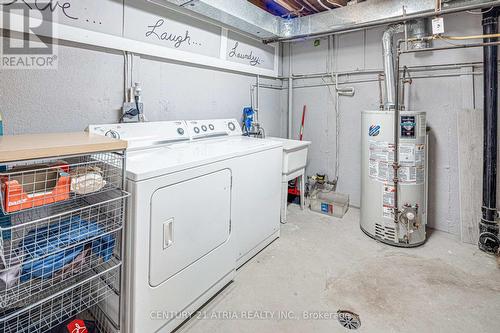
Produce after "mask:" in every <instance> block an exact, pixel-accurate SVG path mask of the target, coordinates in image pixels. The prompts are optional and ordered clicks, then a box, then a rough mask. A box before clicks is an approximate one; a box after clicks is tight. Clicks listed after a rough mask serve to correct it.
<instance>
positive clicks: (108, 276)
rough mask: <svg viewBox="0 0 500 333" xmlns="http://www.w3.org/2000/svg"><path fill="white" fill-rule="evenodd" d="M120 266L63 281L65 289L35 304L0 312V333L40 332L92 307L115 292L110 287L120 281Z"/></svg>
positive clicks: (112, 266) (113, 264)
mask: <svg viewBox="0 0 500 333" xmlns="http://www.w3.org/2000/svg"><path fill="white" fill-rule="evenodd" d="M120 266H121V264H120V263H118V264H115V262H109V263H108V265H107V267H101V269H100V270H95V271H90V272H88V273H87V274H85V276H84V277H83V278H82V277H80V278H79V279H74V280H73V281H69V280H68V281H66V283H65V284H66V285H67V286H68V287H67V288H66V289H63V290H61V291H60V292H58V293H56V294H52V295H50V296H49V297H47V298H45V299H43V300H41V301H39V302H37V303H34V304H31V305H28V306H26V307H24V308H21V309H18V310H9V311H4V312H2V313H0V332H3V333H43V332H46V331H47V330H49V329H51V328H52V327H54V326H56V325H59V324H61V323H63V322H65V321H66V320H68V319H70V318H72V317H73V316H75V315H77V314H78V313H80V312H82V311H84V310H86V309H88V308H90V307H93V306H95V305H96V304H98V303H99V302H102V301H103V300H105V299H106V298H108V297H109V296H110V295H113V294H116V293H118V292H119V291H118V290H113V288H112V286H113V285H114V284H116V281H117V280H119V279H120Z"/></svg>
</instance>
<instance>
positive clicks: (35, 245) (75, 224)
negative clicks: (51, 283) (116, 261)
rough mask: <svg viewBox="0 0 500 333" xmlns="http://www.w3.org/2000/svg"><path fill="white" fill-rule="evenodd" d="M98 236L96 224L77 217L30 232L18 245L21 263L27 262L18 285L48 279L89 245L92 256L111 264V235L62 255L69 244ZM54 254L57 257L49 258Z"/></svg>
mask: <svg viewBox="0 0 500 333" xmlns="http://www.w3.org/2000/svg"><path fill="white" fill-rule="evenodd" d="M101 233H102V231H101V228H100V227H99V225H98V224H97V223H95V222H88V221H86V220H84V219H82V218H80V217H72V218H70V219H67V220H64V221H61V222H57V223H53V224H51V225H49V226H47V227H43V228H39V229H33V230H31V231H30V232H29V233H28V234H27V235H26V237H25V238H24V240H23V242H22V244H21V246H22V250H23V251H24V261H29V262H27V263H25V264H23V265H22V271H21V282H26V281H29V280H30V279H36V278H42V279H48V278H51V277H52V276H53V275H54V274H55V273H57V272H58V271H60V270H61V269H63V268H64V267H65V266H66V265H68V264H70V263H71V262H72V261H73V260H75V258H76V257H78V255H79V254H80V253H81V252H82V251H84V249H85V247H86V246H87V245H90V247H91V248H92V253H93V254H97V255H99V256H100V257H102V258H103V260H104V261H105V262H106V261H108V260H110V259H111V257H112V255H113V250H114V246H115V239H114V237H113V236H112V235H104V236H102V237H99V238H97V239H94V240H92V241H89V242H88V243H83V244H80V245H78V246H75V247H71V248H69V249H67V250H64V251H61V250H62V249H64V248H67V247H70V246H71V245H72V244H77V243H80V242H83V241H85V240H86V239H90V238H93V237H96V236H98V235H100V234H101ZM57 251H59V252H57ZM53 252H56V253H54V254H52V255H48V254H50V253H53ZM47 255H48V256H47ZM37 258H40V259H37Z"/></svg>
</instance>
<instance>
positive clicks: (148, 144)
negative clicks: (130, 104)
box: [87, 121, 190, 150]
mask: <svg viewBox="0 0 500 333" xmlns="http://www.w3.org/2000/svg"><path fill="white" fill-rule="evenodd" d="M87 132H89V133H93V134H99V135H105V136H108V137H112V138H116V139H121V140H125V141H127V142H128V150H137V149H147V148H155V147H158V146H162V145H166V144H171V143H175V142H182V141H189V139H190V137H189V131H188V128H187V125H186V123H185V122H184V121H155V122H147V123H123V124H104V125H90V126H89V127H88V128H87Z"/></svg>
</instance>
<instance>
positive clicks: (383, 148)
mask: <svg viewBox="0 0 500 333" xmlns="http://www.w3.org/2000/svg"><path fill="white" fill-rule="evenodd" d="M369 149H370V151H369V162H368V175H369V176H370V178H372V179H376V180H379V181H381V182H386V181H390V180H392V179H393V178H394V168H393V167H392V164H393V163H394V152H395V149H394V144H392V143H389V142H386V141H375V140H372V141H369Z"/></svg>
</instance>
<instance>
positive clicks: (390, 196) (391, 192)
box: [382, 184, 396, 208]
mask: <svg viewBox="0 0 500 333" xmlns="http://www.w3.org/2000/svg"><path fill="white" fill-rule="evenodd" d="M383 189H384V192H383V195H382V202H383V207H384V208H394V203H395V198H396V187H395V186H394V185H389V184H385V185H384V187H383Z"/></svg>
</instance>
